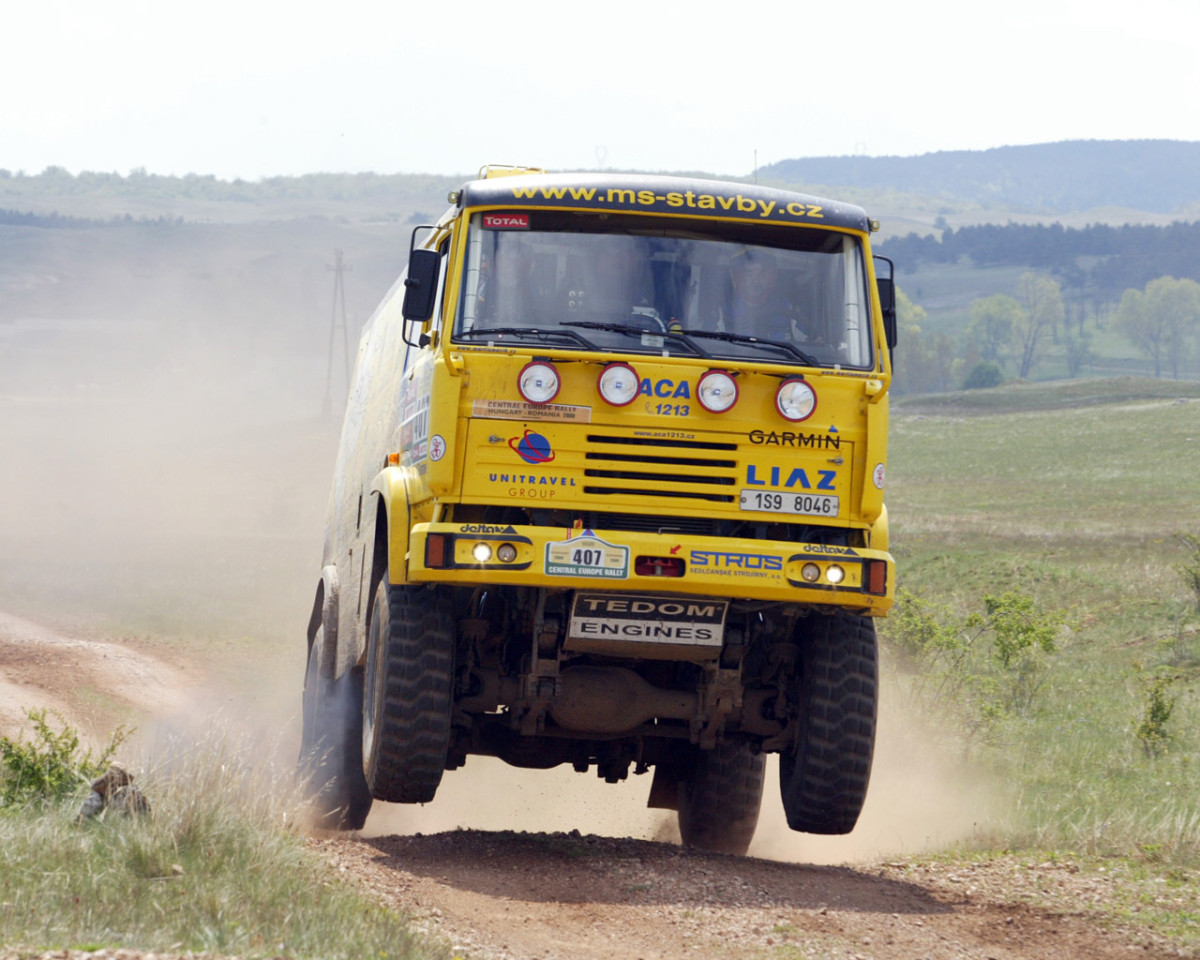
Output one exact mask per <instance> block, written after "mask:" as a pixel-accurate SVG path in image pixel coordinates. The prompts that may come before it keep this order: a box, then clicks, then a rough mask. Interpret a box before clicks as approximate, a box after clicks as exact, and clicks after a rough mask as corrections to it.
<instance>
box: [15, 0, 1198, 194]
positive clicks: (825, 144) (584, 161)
mask: <svg viewBox="0 0 1200 960" xmlns="http://www.w3.org/2000/svg"><path fill="white" fill-rule="evenodd" d="M0 22H3V25H4V43H3V55H2V56H0V168H3V169H7V170H11V171H17V170H23V171H25V172H26V173H38V172H40V171H41V170H43V169H44V168H45V167H47V166H50V165H56V166H61V167H66V168H67V169H68V170H70V171H71V172H73V173H78V172H80V171H82V170H98V171H117V172H119V173H122V174H124V173H128V172H129V171H130V170H131V169H134V168H136V167H144V168H146V169H147V170H148V171H150V172H151V173H162V174H185V173H200V174H215V175H217V176H218V177H221V178H224V179H231V178H234V177H242V178H245V179H258V178H260V177H264V176H273V175H278V174H285V175H293V174H302V173H311V172H317V171H338V172H343V171H344V172H358V171H367V170H373V171H376V172H379V173H441V174H460V173H469V172H472V171H474V170H476V169H477V168H478V167H479V166H480V165H482V164H484V163H527V164H534V165H539V166H545V167H550V168H555V169H594V168H597V167H608V168H635V169H647V170H670V171H682V170H703V171H709V172H713V173H725V174H735V175H741V174H749V173H750V172H751V171H752V170H753V167H754V163H755V156H756V152H757V160H758V163H759V164H760V165H765V164H768V163H772V162H774V161H777V160H783V159H788V158H792V157H804V156H828V155H844V154H854V153H859V154H867V155H871V156H881V155H913V154H921V153H928V152H932V151H938V150H981V149H987V148H989V147H997V146H1005V145H1010V144H1028V143H1045V142H1050V141H1055V140H1068V139H1120V140H1125V139H1141V138H1166V139H1174V140H1193V141H1196V140H1200V105H1198V104H1197V102H1196V101H1197V97H1198V95H1200V2H1197V0H1137V2H1134V3H1130V2H1122V3H1115V2H1109V0H1002V2H997V3H993V4H988V5H984V4H979V5H972V4H964V3H962V2H961V0H955V2H934V0H858V2H855V0H822V2H819V3H818V2H812V0H780V2H775V0H767V2H737V0H726V2H720V3H718V2H704V0H696V2H690V3H675V2H655V0H632V2H631V0H606V2H601V3H574V4H573V3H570V2H565V0H555V2H545V0H524V2H521V0H508V2H505V0H494V2H491V3H477V2H475V0H459V2H457V3H455V2H448V3H438V2H422V3H416V2H413V0H387V2H385V0H328V2H324V3H315V2H310V0H291V2H287V3H282V2H274V0H272V2H259V0H236V2H235V0H207V2H205V3H202V4H201V3H190V4H182V3H172V2H163V0H146V2H142V0H108V2H105V3H96V2H94V0H89V2H83V0H24V2H19V0H14V2H11V3H5V5H4V13H3V18H2V21H0Z"/></svg>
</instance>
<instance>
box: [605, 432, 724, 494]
mask: <svg viewBox="0 0 1200 960" xmlns="http://www.w3.org/2000/svg"><path fill="white" fill-rule="evenodd" d="M587 442H588V449H587V450H586V452H585V453H584V459H585V460H587V461H588V463H589V466H588V467H587V468H585V469H584V471H583V475H584V477H585V478H586V479H591V480H608V481H610V482H612V481H615V482H612V483H611V485H600V484H596V483H590V484H589V483H584V485H583V492H584V493H586V494H591V495H593V496H613V495H623V496H630V495H633V496H641V497H663V498H666V499H672V500H706V501H709V502H711V503H732V502H733V500H734V496H733V494H731V493H724V492H719V491H717V490H712V489H711V488H712V487H732V486H734V484H736V482H737V466H738V463H737V460H735V459H730V458H728V457H721V456H715V455H713V456H703V455H700V454H701V451H712V452H713V453H714V454H718V453H728V452H734V453H736V452H737V444H736V443H719V442H713V441H707V440H676V439H660V438H657V437H655V438H650V437H615V436H604V435H602V434H589V435H588V437H587ZM635 450H637V452H635ZM641 450H645V451H646V452H644V453H643V452H641ZM675 450H679V451H680V454H678V455H676V454H674V453H673V451H675ZM683 451H687V454H684V453H683ZM600 464H611V465H613V469H604V468H602V467H601V466H599V465H600ZM618 464H620V465H621V466H620V467H619V468H618V467H617V466H616V465H618ZM639 466H640V467H642V468H643V469H641V470H638V469H634V468H635V467H639ZM706 487H707V488H710V489H704V488H706Z"/></svg>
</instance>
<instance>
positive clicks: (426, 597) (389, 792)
mask: <svg viewBox="0 0 1200 960" xmlns="http://www.w3.org/2000/svg"><path fill="white" fill-rule="evenodd" d="M456 622H457V621H456V617H455V612H454V607H453V606H452V604H451V602H450V599H449V596H448V595H447V593H446V591H444V590H441V589H436V588H435V589H430V588H428V587H425V586H396V585H393V584H389V583H388V581H387V575H386V573H385V575H384V578H383V580H382V582H381V583H380V584H379V588H378V589H377V590H376V591H375V602H374V605H373V607H372V609H371V624H370V629H369V631H368V637H367V672H366V687H365V698H364V704H363V769H364V771H365V773H366V779H367V784H368V786H369V787H370V790H371V794H372V796H374V797H375V798H376V799H377V800H386V801H388V802H390V803H428V802H429V801H430V800H432V799H433V796H434V794H435V793H436V792H437V788H438V784H440V783H441V780H442V772H443V771H444V770H445V768H446V753H447V750H448V748H449V746H450V731H451V719H452V715H453V714H452V711H453V682H454V644H455V624H456Z"/></svg>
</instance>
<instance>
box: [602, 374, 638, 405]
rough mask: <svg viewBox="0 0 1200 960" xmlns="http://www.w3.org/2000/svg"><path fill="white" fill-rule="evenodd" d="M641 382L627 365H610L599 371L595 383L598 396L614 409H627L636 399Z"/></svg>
mask: <svg viewBox="0 0 1200 960" xmlns="http://www.w3.org/2000/svg"><path fill="white" fill-rule="evenodd" d="M640 385H641V381H640V380H638V375H637V371H636V370H634V369H633V367H631V366H630V365H629V364H627V363H610V364H609V365H608V366H606V367H605V368H604V369H603V370H601V371H600V379H599V380H598V381H597V382H596V386H597V388H598V389H599V390H600V396H602V397H603V398H604V399H605V400H607V401H608V402H609V403H611V404H612V405H613V406H614V407H627V406H629V404H631V403H633V401H634V400H636V399H637V395H638V390H639V388H640Z"/></svg>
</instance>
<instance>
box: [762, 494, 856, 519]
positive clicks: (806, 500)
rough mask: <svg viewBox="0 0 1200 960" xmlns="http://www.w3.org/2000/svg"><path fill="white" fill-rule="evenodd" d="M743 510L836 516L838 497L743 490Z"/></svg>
mask: <svg viewBox="0 0 1200 960" xmlns="http://www.w3.org/2000/svg"><path fill="white" fill-rule="evenodd" d="M740 506H741V508H742V509H743V510H760V511H762V512H764V513H795V514H802V515H804V516H809V517H836V516H837V513H838V498H837V497H831V496H828V495H826V494H812V493H774V492H772V491H770V490H743V491H742V496H741V504H740Z"/></svg>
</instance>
